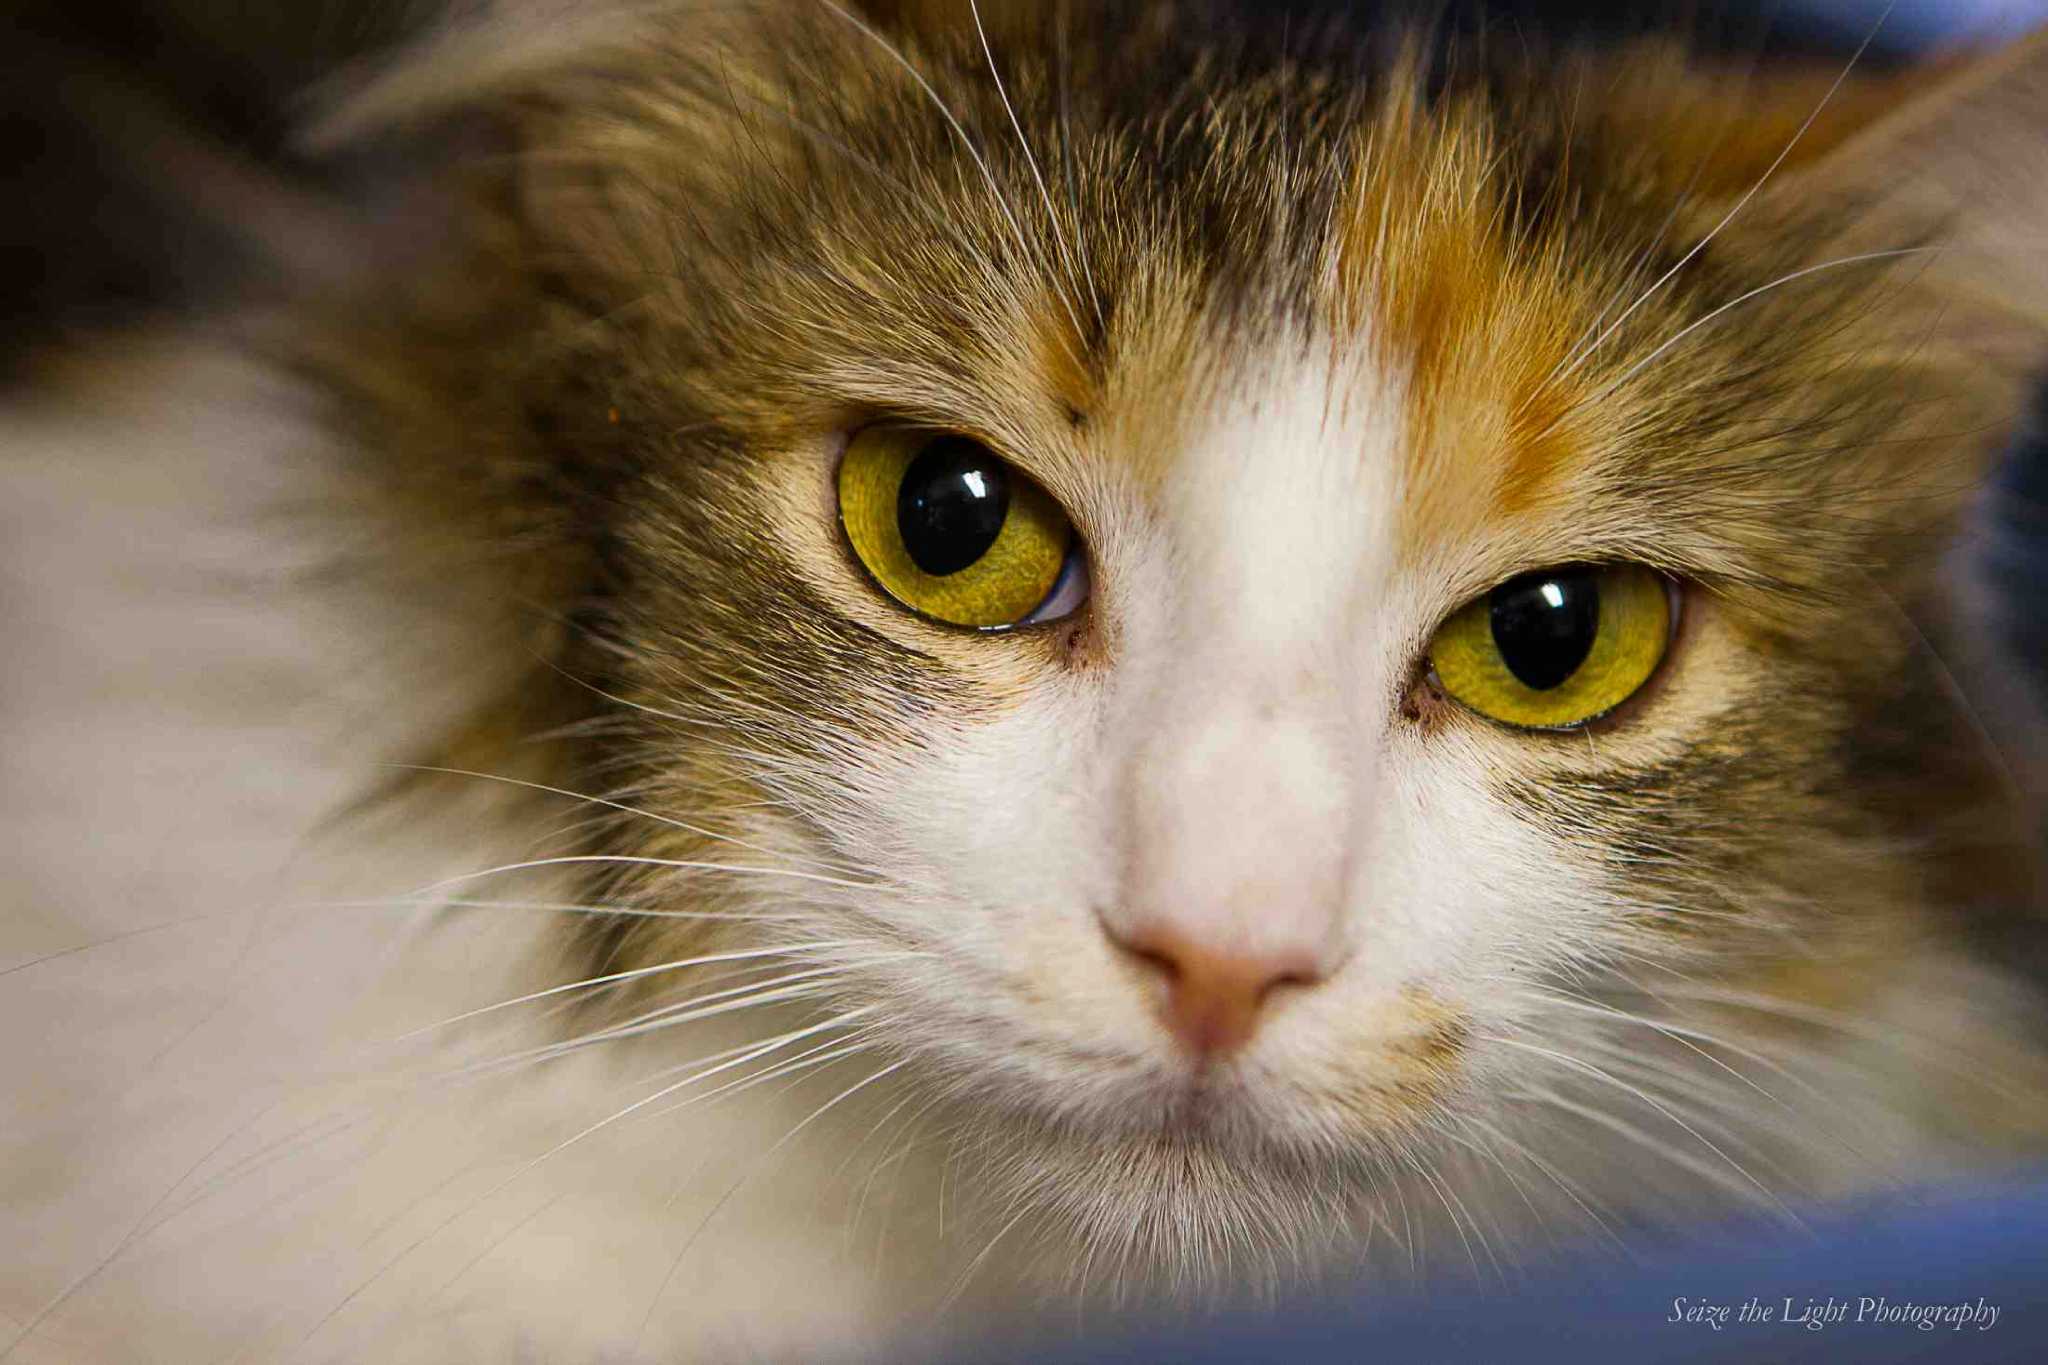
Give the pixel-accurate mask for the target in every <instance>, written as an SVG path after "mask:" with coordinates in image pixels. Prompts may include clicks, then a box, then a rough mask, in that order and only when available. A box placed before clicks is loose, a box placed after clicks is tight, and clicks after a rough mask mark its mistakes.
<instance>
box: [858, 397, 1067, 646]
mask: <svg viewBox="0 0 2048 1365" xmlns="http://www.w3.org/2000/svg"><path fill="white" fill-rule="evenodd" d="M839 520H840V522H841V524H842V525H844V526H845V527H846V538H847V540H848V541H849V542H851V543H852V545H853V552H854V553H855V554H856V555H858V556H859V557H860V562H861V563H862V564H863V565H864V566H866V568H867V571H868V572H869V573H871V574H873V575H874V578H875V581H876V582H877V583H879V584H881V586H882V590H883V591H885V592H887V593H888V594H889V595H890V596H891V597H893V598H895V599H896V600H897V601H899V602H901V603H902V604H903V605H904V606H906V607H909V608H910V609H911V610H912V611H915V612H919V613H921V614H923V615H925V616H929V617H931V618H933V619H934V620H938V621H945V622H947V623H949V624H951V625H956V626H974V627H977V628H978V629H982V630H1000V629H1002V628H1004V627H1006V626H1016V625H1025V624H1028V623H1031V622H1036V621H1050V620H1053V619H1055V618H1057V617H1060V616H1065V615H1066V614H1068V613H1069V612H1071V611H1073V610H1074V609H1076V608H1077V607H1079V606H1080V605H1081V603H1082V601H1084V600H1085V599H1086V597H1087V593H1088V589H1087V571H1086V568H1085V566H1084V565H1083V564H1082V556H1081V554H1080V551H1079V547H1078V546H1077V545H1076V544H1075V539H1074V528H1073V526H1072V525H1071V524H1070V523H1069V522H1068V521H1067V518H1066V514H1065V513H1063V512H1061V511H1060V509H1059V504H1058V503H1056V502H1054V501H1053V500H1052V498H1051V496H1050V495H1048V494H1047V493H1046V491H1045V490H1044V489H1042V488H1040V487H1039V486H1038V485H1037V484H1035V483H1033V482H1032V481H1031V480H1030V479H1028V478H1026V477H1024V475H1023V474H1022V473H1020V472H1019V471H1017V470H1016V469H1014V468H1012V467H1011V465H1010V463H1009V462H1008V461H1006V460H1004V459H1003V458H1002V457H1001V456H999V455H997V454H996V453H995V452H994V451H992V450H990V449H989V448H988V447H987V446H985V445H983V444H982V443H981V442H979V441H976V440H974V439H973V438H971V437H967V436H959V435H954V434H951V433H948V432H933V431H917V430H913V429H908V428H903V427H886V426H875V427H869V428H867V429H866V430H864V431H862V432H860V433H859V434H857V435H856V436H855V437H854V438H853V440H852V442H851V443H850V444H849V445H848V446H847V449H846V456H845V458H844V459H843V460H842V461H841V462H840V465H839Z"/></svg>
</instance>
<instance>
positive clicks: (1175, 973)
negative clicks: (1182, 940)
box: [1102, 921, 1181, 984]
mask: <svg viewBox="0 0 2048 1365" xmlns="http://www.w3.org/2000/svg"><path fill="white" fill-rule="evenodd" d="M1102 929H1103V933H1104V934H1105V935H1106V936H1107V937H1108V939H1109V941H1110V943H1111V944H1113V945H1114V946H1115V947H1116V949H1117V950H1118V951H1119V952H1120V953H1122V954H1123V955H1124V956H1125V957H1128V958H1130V959H1132V960H1133V961H1135V962H1137V963H1138V964H1139V965H1140V966H1142V967H1144V968H1146V969H1147V970H1148V971H1153V972H1157V973H1158V974H1159V975H1160V976H1162V977H1164V978H1165V979H1166V980H1167V982H1168V983H1169V984H1172V983H1175V982H1178V981H1179V980H1180V976H1181V968H1180V962H1179V960H1178V959H1177V958H1175V957H1174V955H1173V953H1172V952H1171V951H1170V950H1168V949H1165V948H1158V947H1154V946H1152V945H1151V944H1150V943H1147V942H1145V941H1143V940H1136V939H1130V938H1126V937H1124V936H1123V935H1122V934H1119V933H1118V932H1117V931H1116V930H1115V929H1113V928H1111V927H1110V925H1109V923H1108V922H1107V921H1104V923H1103V926H1102Z"/></svg>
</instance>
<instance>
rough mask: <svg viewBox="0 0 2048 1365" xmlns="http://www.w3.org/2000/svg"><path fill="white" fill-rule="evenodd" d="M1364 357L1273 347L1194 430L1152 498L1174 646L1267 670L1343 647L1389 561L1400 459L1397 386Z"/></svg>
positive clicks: (1279, 673) (1319, 660)
mask: <svg viewBox="0 0 2048 1365" xmlns="http://www.w3.org/2000/svg"><path fill="white" fill-rule="evenodd" d="M1366 354H1367V348H1364V347H1356V348H1348V349H1347V353H1346V355H1345V356H1344V357H1341V358H1339V357H1333V356H1332V355H1331V354H1330V353H1329V351H1328V350H1327V349H1325V348H1321V347H1318V348H1315V349H1313V350H1310V349H1307V348H1305V349H1304V350H1303V352H1301V353H1299V354H1285V355H1276V356H1273V357H1270V358H1268V359H1267V360H1266V361H1265V362H1264V363H1263V364H1261V365H1259V366H1257V367H1255V368H1252V369H1250V370H1248V371H1247V372H1245V373H1244V374H1243V375H1242V377H1241V378H1240V379H1239V380H1237V382H1235V383H1233V384H1231V385H1229V386H1227V387H1226V388H1224V389H1223V390H1222V391H1221V392H1220V393H1219V394H1218V397H1217V400H1216V404H1215V409H1214V412H1213V415H1212V416H1211V417H1210V418H1209V420H1207V421H1206V422H1198V423H1196V424H1194V425H1193V426H1192V427H1191V435H1192V439H1191V440H1190V443H1189V445H1188V447H1187V448H1186V449H1184V450H1183V451H1181V452H1179V453H1178V458H1177V459H1176V461H1175V472H1174V474H1173V477H1172V478H1171V479H1170V481H1169V482H1168V484H1167V487H1166V489H1165V492H1164V498H1163V502H1164V506H1163V508H1162V512H1163V520H1164V522H1165V523H1166V531H1167V535H1168V536H1169V537H1170V538H1171V540H1172V542H1173V545H1174V550H1175V558H1176V564H1177V567H1178V568H1179V570H1180V574H1179V581H1178V583H1177V584H1176V585H1175V587H1176V593H1175V598H1174V603H1173V607H1174V614H1175V617H1176V625H1177V627H1178V631H1177V633H1178V635H1179V636H1180V637H1181V638H1180V640H1179V644H1180V646H1181V648H1182V649H1184V650H1189V651H1194V652H1197V653H1201V652H1218V653H1222V654H1224V655H1233V654H1236V655H1242V656H1243V657H1242V659H1241V660H1240V662H1241V664H1242V665H1244V666H1246V667H1247V668H1249V669H1253V670H1260V671H1264V672H1265V673H1266V674H1267V675H1268V678H1269V680H1278V679H1279V678H1281V677H1285V676H1286V675H1287V674H1289V673H1298V672H1300V671H1301V670H1303V669H1307V668H1320V667H1323V666H1324V665H1326V664H1327V663H1328V662H1330V661H1331V659H1332V657H1333V655H1335V654H1337V653H1338V652H1340V651H1341V650H1342V649H1343V648H1344V646H1345V645H1346V644H1347V643H1349V637H1350V635H1351V633H1352V629H1351V628H1352V625H1353V622H1354V620H1355V618H1356V616H1357V615H1358V614H1359V608H1360V607H1361V606H1364V605H1366V603H1364V602H1363V601H1362V600H1361V598H1362V595H1364V594H1369V593H1370V592H1371V591H1372V587H1373V585H1374V584H1376V583H1377V584H1382V585H1383V584H1385V583H1386V581H1387V578H1388V575H1389V573H1390V570H1391V565H1392V560H1391V553H1392V543H1393V528H1394V524H1395V512H1396V504H1397V500H1398V497H1399V481H1400V473H1401V470H1402V467H1403V457H1402V445H1403V441H1404V430H1405V423H1404V421H1403V417H1402V412H1401V402H1402V395H1401V386H1400V384H1399V383H1398V382H1396V380H1395V379H1394V377H1393V376H1390V375H1388V374H1386V373H1385V372H1384V371H1381V370H1380V369H1378V368H1377V367H1376V366H1373V365H1372V364H1370V363H1369V361H1368V360H1367V359H1366V358H1365V357H1366Z"/></svg>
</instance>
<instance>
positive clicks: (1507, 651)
mask: <svg viewBox="0 0 2048 1365" xmlns="http://www.w3.org/2000/svg"><path fill="white" fill-rule="evenodd" d="M1488 600H1489V602H1490V603H1491V605H1492V609H1493V610H1492V615H1493V643H1494V644H1495V646H1496V647H1498V648H1499V650H1500V657H1501V660H1502V662H1504V663H1506V664H1507V666H1508V672H1510V673H1512V674H1514V675H1515V676H1516V677H1517V678H1519V679H1521V680H1522V682H1523V683H1524V684H1526V685H1527V686H1529V687H1532V688H1534V689H1535V690H1536V691H1538V692H1547V691H1549V690H1550V689H1551V688H1553V687H1556V686H1557V685H1558V684H1559V683H1562V682H1563V681H1564V680H1565V679H1567V678H1569V677H1571V675H1572V674H1574V673H1576V672H1578V671H1579V665H1580V664H1582V663H1584V662H1586V656H1587V655H1588V654H1590V653H1592V652H1593V637H1594V636H1596V635H1598V634H1599V632H1600V583H1599V579H1598V577H1597V575H1596V572H1595V571H1594V570H1592V569H1546V570H1544V571H1543V572H1541V573H1531V574H1523V575H1522V576H1521V577H1520V578H1511V579H1509V580H1508V581H1507V582H1505V583H1503V584H1501V585H1500V586H1499V587H1497V588H1495V589H1494V590H1493V594H1492V596H1491V597H1490V598H1489V599H1488Z"/></svg>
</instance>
